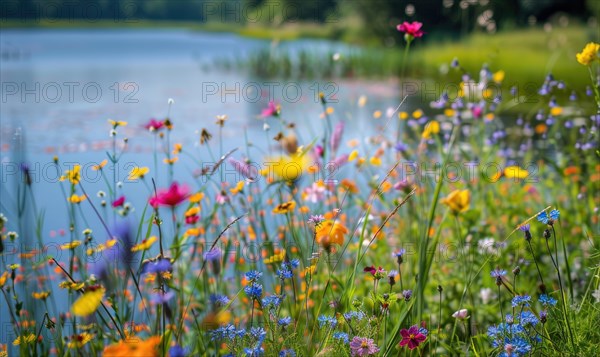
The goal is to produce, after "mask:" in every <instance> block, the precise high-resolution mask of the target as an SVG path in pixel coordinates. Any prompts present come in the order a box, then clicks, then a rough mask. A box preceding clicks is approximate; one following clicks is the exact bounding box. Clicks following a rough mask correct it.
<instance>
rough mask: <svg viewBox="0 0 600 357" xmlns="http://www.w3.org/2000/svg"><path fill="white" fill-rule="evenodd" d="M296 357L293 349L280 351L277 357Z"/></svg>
mask: <svg viewBox="0 0 600 357" xmlns="http://www.w3.org/2000/svg"><path fill="white" fill-rule="evenodd" d="M288 356H289V357H296V351H294V350H293V349H291V348H290V349H287V350H282V351H281V352H279V357H288Z"/></svg>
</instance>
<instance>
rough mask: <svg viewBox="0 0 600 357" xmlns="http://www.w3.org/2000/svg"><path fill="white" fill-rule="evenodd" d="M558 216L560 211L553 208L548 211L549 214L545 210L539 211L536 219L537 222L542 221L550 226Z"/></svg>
mask: <svg viewBox="0 0 600 357" xmlns="http://www.w3.org/2000/svg"><path fill="white" fill-rule="evenodd" d="M559 216H560V211H559V210H556V209H553V210H552V211H550V214H548V213H546V211H544V212H542V213H540V214H539V215H538V216H537V220H538V221H539V222H542V223H544V224H547V225H549V226H551V225H553V224H554V221H556V220H558V217H559Z"/></svg>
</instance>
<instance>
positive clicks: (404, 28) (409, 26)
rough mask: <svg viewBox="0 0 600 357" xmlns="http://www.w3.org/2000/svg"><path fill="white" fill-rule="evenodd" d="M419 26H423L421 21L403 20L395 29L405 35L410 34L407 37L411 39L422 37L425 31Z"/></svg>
mask: <svg viewBox="0 0 600 357" xmlns="http://www.w3.org/2000/svg"><path fill="white" fill-rule="evenodd" d="M421 27H423V24H422V23H421V22H418V21H414V22H412V23H409V22H406V21H404V22H403V23H401V24H400V25H398V26H396V29H398V31H400V32H404V33H405V34H406V36H410V37H409V38H410V40H412V39H413V38H419V37H423V35H424V34H425V32H423V31H421Z"/></svg>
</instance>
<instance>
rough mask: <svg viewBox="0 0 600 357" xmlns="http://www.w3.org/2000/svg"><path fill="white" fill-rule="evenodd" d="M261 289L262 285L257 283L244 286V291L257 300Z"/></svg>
mask: <svg viewBox="0 0 600 357" xmlns="http://www.w3.org/2000/svg"><path fill="white" fill-rule="evenodd" d="M262 290H263V288H262V285H260V284H257V283H252V284H250V285H247V286H246V287H245V288H244V292H245V293H246V295H248V297H249V298H250V299H252V300H259V299H260V297H261V295H262Z"/></svg>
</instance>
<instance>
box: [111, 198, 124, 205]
mask: <svg viewBox="0 0 600 357" xmlns="http://www.w3.org/2000/svg"><path fill="white" fill-rule="evenodd" d="M124 203H125V196H121V197H119V198H117V199H116V200H114V201H113V203H112V206H113V207H114V208H116V207H121V206H123V204H124Z"/></svg>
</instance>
